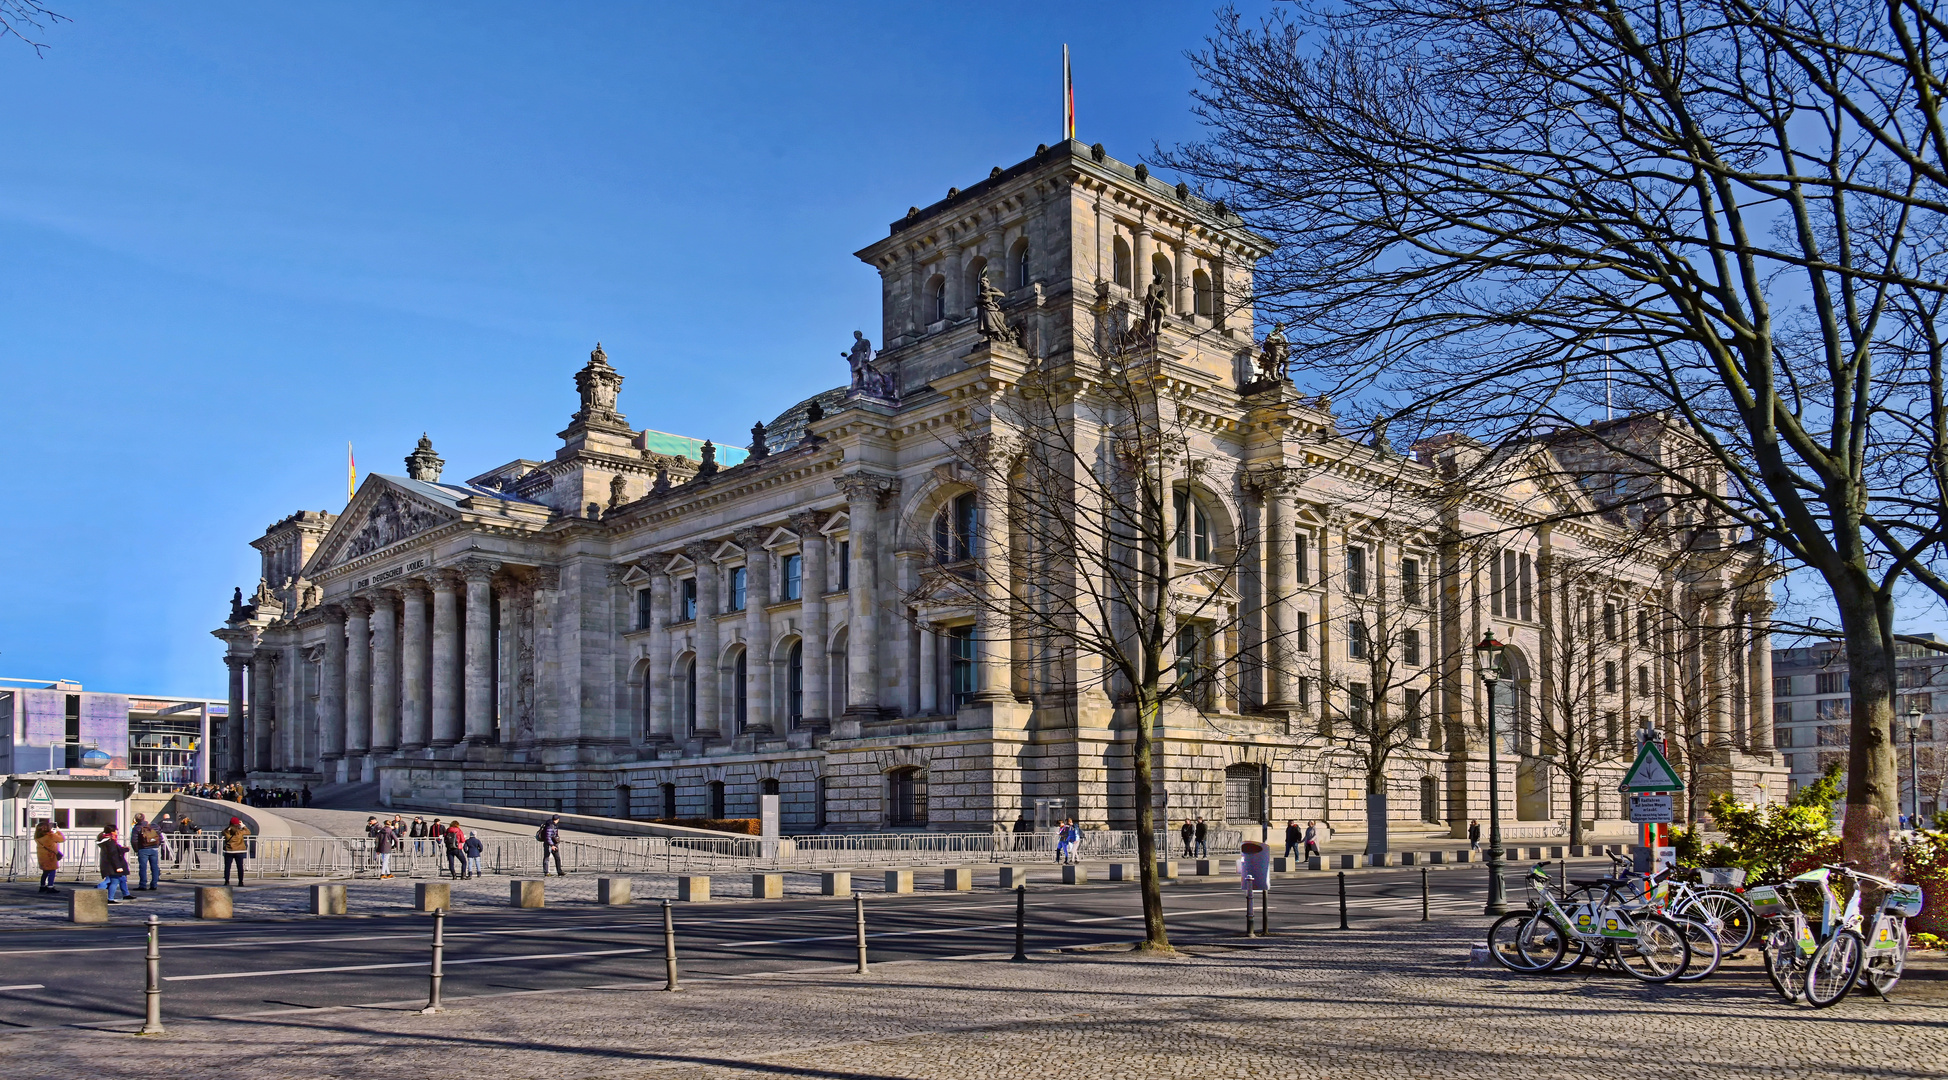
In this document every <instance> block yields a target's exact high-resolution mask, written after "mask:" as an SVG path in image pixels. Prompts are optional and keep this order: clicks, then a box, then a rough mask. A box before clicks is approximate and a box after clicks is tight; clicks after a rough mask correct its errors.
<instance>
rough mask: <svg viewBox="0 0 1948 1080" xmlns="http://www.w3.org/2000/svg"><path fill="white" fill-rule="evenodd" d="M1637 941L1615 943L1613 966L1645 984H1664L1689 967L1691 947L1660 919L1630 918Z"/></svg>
mask: <svg viewBox="0 0 1948 1080" xmlns="http://www.w3.org/2000/svg"><path fill="white" fill-rule="evenodd" d="M1630 918H1631V922H1632V923H1634V924H1635V928H1636V931H1637V940H1635V941H1619V942H1617V963H1619V964H1621V965H1623V970H1625V971H1628V972H1629V973H1630V974H1632V975H1634V976H1636V977H1637V978H1639V979H1641V980H1643V981H1644V982H1647V983H1667V982H1670V981H1671V980H1672V979H1675V978H1677V977H1678V976H1679V975H1682V974H1684V969H1685V967H1687V966H1688V965H1689V964H1690V963H1691V945H1690V943H1689V942H1687V941H1685V940H1684V931H1682V930H1679V929H1678V928H1677V924H1676V923H1674V922H1672V921H1671V920H1669V919H1667V918H1665V917H1664V916H1662V915H1652V914H1649V913H1648V912H1646V913H1642V914H1636V915H1632V916H1631V917H1630Z"/></svg>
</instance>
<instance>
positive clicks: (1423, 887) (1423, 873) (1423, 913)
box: [1420, 866, 1427, 922]
mask: <svg viewBox="0 0 1948 1080" xmlns="http://www.w3.org/2000/svg"><path fill="white" fill-rule="evenodd" d="M1420 921H1421V922H1426V921H1427V867H1425V866H1423V867H1421V868H1420Z"/></svg>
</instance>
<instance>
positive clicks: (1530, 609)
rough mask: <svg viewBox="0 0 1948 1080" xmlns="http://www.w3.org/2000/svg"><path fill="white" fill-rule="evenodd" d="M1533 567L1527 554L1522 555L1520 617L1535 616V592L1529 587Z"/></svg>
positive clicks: (1530, 617) (1529, 617) (1528, 617)
mask: <svg viewBox="0 0 1948 1080" xmlns="http://www.w3.org/2000/svg"><path fill="white" fill-rule="evenodd" d="M1532 569H1533V566H1532V564H1531V563H1530V562H1529V557H1528V556H1527V555H1523V556H1522V618H1523V619H1525V620H1526V619H1533V618H1535V615H1534V611H1535V593H1534V591H1533V590H1532V589H1531V588H1530V577H1531V574H1530V571H1531V570H1532Z"/></svg>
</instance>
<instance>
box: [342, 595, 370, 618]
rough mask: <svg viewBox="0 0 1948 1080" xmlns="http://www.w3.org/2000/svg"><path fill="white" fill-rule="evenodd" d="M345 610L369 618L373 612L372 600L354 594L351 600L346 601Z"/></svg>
mask: <svg viewBox="0 0 1948 1080" xmlns="http://www.w3.org/2000/svg"><path fill="white" fill-rule="evenodd" d="M345 610H347V611H349V612H351V613H352V614H353V615H360V616H365V617H368V618H369V617H370V616H371V614H372V601H371V600H368V599H366V598H365V597H363V596H354V597H352V598H351V599H350V600H347V601H345Z"/></svg>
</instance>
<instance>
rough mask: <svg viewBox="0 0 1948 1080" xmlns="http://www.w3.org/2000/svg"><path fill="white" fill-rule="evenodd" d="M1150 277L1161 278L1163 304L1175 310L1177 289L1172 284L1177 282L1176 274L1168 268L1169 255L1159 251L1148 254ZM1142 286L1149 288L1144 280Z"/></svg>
mask: <svg viewBox="0 0 1948 1080" xmlns="http://www.w3.org/2000/svg"><path fill="white" fill-rule="evenodd" d="M1150 277H1151V279H1152V280H1155V279H1157V278H1161V279H1163V295H1164V301H1163V302H1164V304H1165V306H1167V307H1169V308H1170V309H1171V310H1172V311H1175V310H1176V308H1177V290H1176V288H1175V287H1174V286H1175V285H1176V284H1177V281H1176V277H1177V275H1176V274H1175V272H1173V271H1172V270H1171V268H1170V256H1168V255H1165V254H1164V253H1163V252H1161V251H1159V252H1157V253H1156V254H1155V255H1152V256H1150ZM1143 287H1144V288H1146V289H1147V288H1149V287H1150V282H1148V281H1146V282H1144V283H1143Z"/></svg>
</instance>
